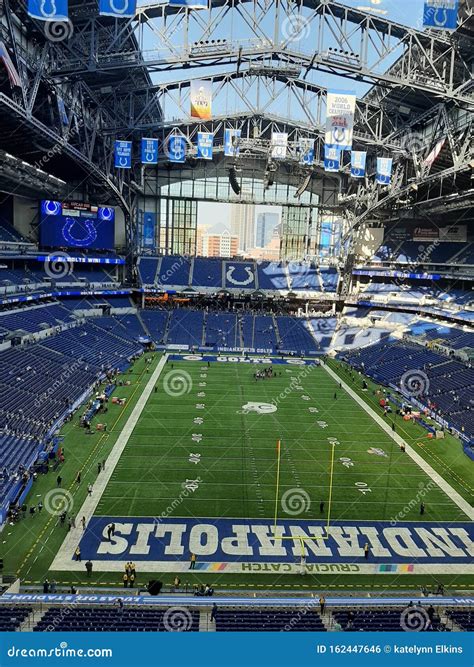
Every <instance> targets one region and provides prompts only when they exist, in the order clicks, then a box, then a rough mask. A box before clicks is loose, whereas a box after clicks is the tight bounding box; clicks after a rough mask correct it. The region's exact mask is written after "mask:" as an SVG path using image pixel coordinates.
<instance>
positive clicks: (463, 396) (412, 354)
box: [340, 341, 474, 437]
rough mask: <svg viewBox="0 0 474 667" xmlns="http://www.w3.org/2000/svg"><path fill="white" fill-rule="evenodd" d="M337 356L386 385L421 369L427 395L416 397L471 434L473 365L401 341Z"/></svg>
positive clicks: (473, 419)
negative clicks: (425, 379)
mask: <svg viewBox="0 0 474 667" xmlns="http://www.w3.org/2000/svg"><path fill="white" fill-rule="evenodd" d="M340 356H341V357H342V358H343V359H345V360H346V361H348V362H349V363H350V364H351V365H353V366H355V367H356V368H358V369H361V370H363V371H364V372H365V373H367V374H368V375H370V376H371V377H373V378H374V379H375V380H376V381H377V382H380V383H382V384H386V385H389V384H392V385H397V386H400V381H401V378H402V376H403V375H404V373H407V372H409V371H417V370H418V371H422V372H423V373H424V374H426V376H427V378H428V381H429V383H427V387H428V388H427V391H426V394H425V395H421V396H419V400H421V401H424V402H425V403H427V402H428V401H429V402H430V403H431V405H432V409H433V410H434V411H436V412H437V413H438V414H440V415H444V416H445V419H446V420H447V421H448V422H449V423H450V424H451V425H452V426H454V427H455V428H457V429H458V430H459V431H461V432H464V433H466V435H469V436H470V437H474V403H473V400H472V387H473V386H474V369H473V368H469V367H468V366H466V365H465V364H463V363H461V362H460V361H455V360H453V359H450V358H449V357H446V356H445V355H443V354H440V353H437V352H434V351H432V350H429V349H427V348H425V347H423V346H421V345H417V344H415V343H407V342H403V341H402V342H391V343H388V344H387V343H385V342H381V343H377V344H375V345H371V346H369V347H366V348H363V349H357V350H354V351H350V352H344V353H341V355H340Z"/></svg>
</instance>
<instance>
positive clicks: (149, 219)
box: [142, 211, 156, 248]
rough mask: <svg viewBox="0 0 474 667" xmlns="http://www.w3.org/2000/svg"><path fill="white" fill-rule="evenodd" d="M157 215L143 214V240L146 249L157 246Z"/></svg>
mask: <svg viewBox="0 0 474 667" xmlns="http://www.w3.org/2000/svg"><path fill="white" fill-rule="evenodd" d="M155 225H156V215H155V213H149V212H147V211H145V212H144V213H143V238H142V243H143V247H144V248H153V247H154V246H155Z"/></svg>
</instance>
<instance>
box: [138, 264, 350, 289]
mask: <svg viewBox="0 0 474 667" xmlns="http://www.w3.org/2000/svg"><path fill="white" fill-rule="evenodd" d="M138 277H139V280H140V283H141V284H142V285H162V286H163V287H166V286H174V287H187V286H189V285H192V287H195V288H199V287H202V288H207V289H212V288H215V289H222V288H225V289H237V290H257V289H258V290H261V291H267V290H268V291H284V292H288V291H294V292H301V291H313V292H329V293H331V292H335V291H336V290H337V285H338V282H339V272H338V270H337V269H336V268H334V267H330V268H327V267H321V268H318V267H317V266H316V265H315V264H314V263H313V262H296V261H294V262H254V261H252V260H241V259H239V260H229V259H217V258H216V259H214V258H208V257H195V258H194V259H188V258H186V257H180V256H178V255H174V256H166V257H141V258H140V260H139V262H138Z"/></svg>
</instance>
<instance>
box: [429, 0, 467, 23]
mask: <svg viewBox="0 0 474 667" xmlns="http://www.w3.org/2000/svg"><path fill="white" fill-rule="evenodd" d="M458 10H459V0H425V6H424V9H423V25H424V26H425V27H427V28H437V29H438V30H456V28H457V25H458Z"/></svg>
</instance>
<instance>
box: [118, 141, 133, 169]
mask: <svg viewBox="0 0 474 667" xmlns="http://www.w3.org/2000/svg"><path fill="white" fill-rule="evenodd" d="M115 167H116V168H117V169H131V168H132V142H131V141H116V142H115Z"/></svg>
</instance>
